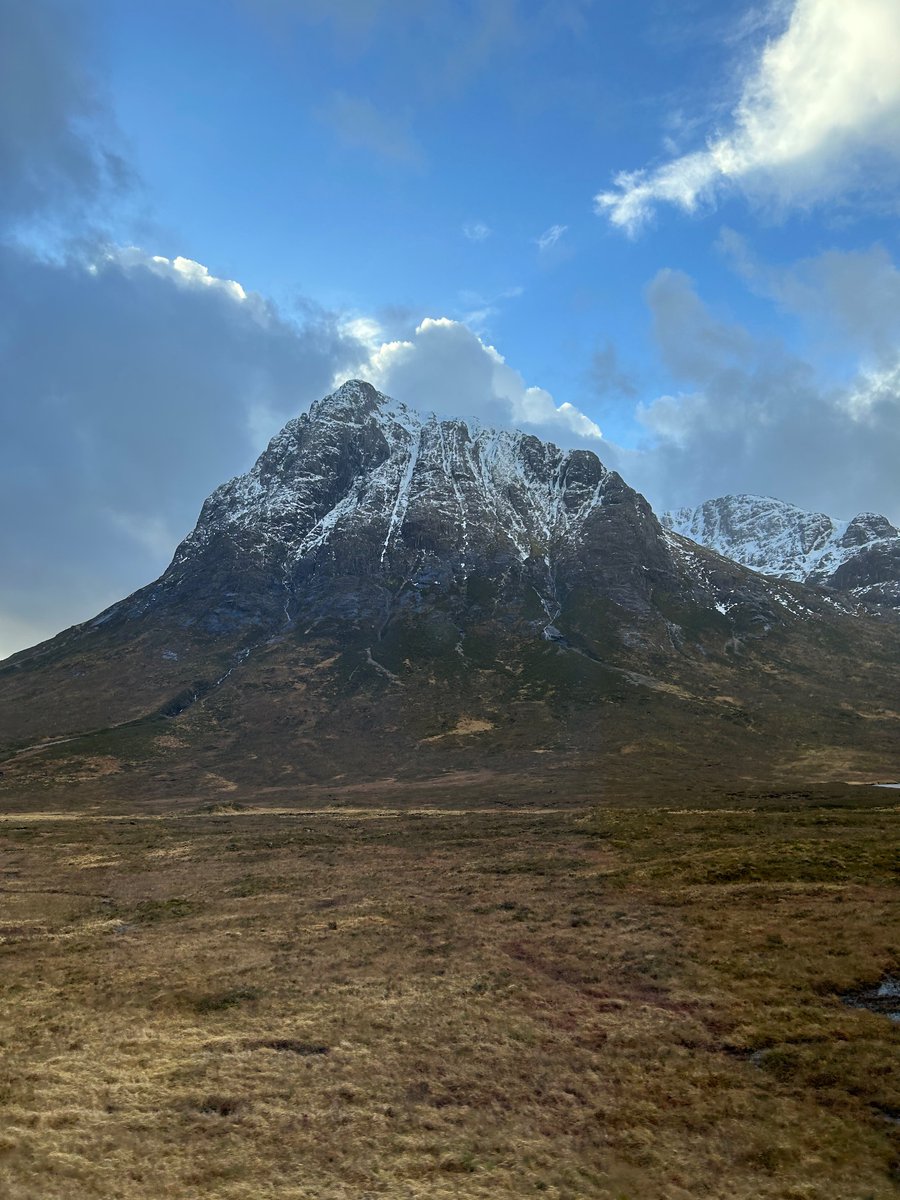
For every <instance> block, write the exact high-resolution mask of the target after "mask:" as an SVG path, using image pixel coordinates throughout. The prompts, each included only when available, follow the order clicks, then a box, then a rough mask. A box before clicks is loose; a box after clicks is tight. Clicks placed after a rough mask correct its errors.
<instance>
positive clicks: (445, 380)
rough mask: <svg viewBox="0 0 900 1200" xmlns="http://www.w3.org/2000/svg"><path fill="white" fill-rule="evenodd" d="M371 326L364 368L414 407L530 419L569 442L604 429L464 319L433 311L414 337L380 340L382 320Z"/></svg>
mask: <svg viewBox="0 0 900 1200" xmlns="http://www.w3.org/2000/svg"><path fill="white" fill-rule="evenodd" d="M357 332H359V326H357ZM369 333H370V338H371V340H370V343H369V345H370V351H369V356H368V359H367V360H366V361H365V362H363V363H361V364H360V365H359V367H358V369H357V371H356V373H357V374H359V375H361V376H362V377H363V378H365V379H368V380H369V381H370V382H371V383H373V384H374V385H375V386H376V387H377V388H379V389H380V390H381V391H383V392H386V393H387V394H388V395H390V396H393V397H395V398H396V399H397V400H402V401H404V402H405V403H406V404H409V405H410V406H411V407H412V408H417V409H419V410H427V411H434V412H436V413H437V414H438V415H439V416H453V417H459V416H462V417H476V418H478V419H479V420H481V421H484V422H485V423H486V424H489V425H501V426H504V425H505V426H510V425H512V426H516V427H525V428H529V429H531V430H533V431H534V432H536V433H538V434H539V435H540V436H541V437H545V438H551V439H554V440H557V441H561V442H563V443H564V444H566V445H572V444H573V443H578V444H581V445H591V444H594V445H595V446H596V445H597V444H598V443H599V441H600V439H601V437H602V434H601V433H600V430H599V428H598V427H597V425H596V424H595V423H594V422H593V421H592V420H591V419H590V417H588V416H586V415H585V414H584V413H583V412H581V411H580V410H579V409H577V408H575V406H574V405H572V404H569V403H563V404H559V405H557V403H556V401H555V400H554V399H553V397H552V396H551V394H550V393H549V392H548V391H545V389H544V388H540V387H529V386H528V385H527V384H526V383H525V380H524V379H523V378H522V376H521V375H520V374H519V372H518V371H516V370H515V369H514V368H513V367H511V366H509V364H508V363H507V362H506V360H505V359H504V357H503V355H502V354H500V353H499V351H497V350H496V349H495V348H494V347H493V346H492V345H490V344H489V343H487V342H485V341H483V340H482V339H481V338H480V337H479V336H478V334H477V333H476V332H475V331H474V330H472V329H470V328H469V327H468V326H467V325H464V324H462V322H460V321H453V320H451V319H450V318H449V317H426V318H425V319H424V320H423V321H421V322H420V323H419V324H418V325H417V326H416V328H415V330H414V331H413V332H412V334H411V335H410V336H409V337H408V338H403V339H398V340H394V341H383V340H380V338H379V336H378V333H377V327H376V329H370V331H369Z"/></svg>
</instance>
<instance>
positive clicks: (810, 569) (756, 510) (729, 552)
mask: <svg viewBox="0 0 900 1200" xmlns="http://www.w3.org/2000/svg"><path fill="white" fill-rule="evenodd" d="M660 519H661V521H662V523H663V525H665V526H666V527H667V528H668V529H671V530H672V531H673V532H675V533H679V534H681V535H682V536H683V537H688V538H690V539H691V540H692V541H695V542H699V543H700V545H703V546H707V547H708V548H709V549H710V550H715V551H716V552H717V553H718V554H722V555H724V556H725V557H726V558H731V559H733V560H734V561H735V562H739V563H741V564H742V565H743V566H746V567H750V568H751V569H752V570H754V571H759V572H760V573H761V574H764V575H776V576H778V577H780V578H782V579H793V580H796V581H797V582H799V583H808V584H816V585H819V586H823V587H827V588H831V589H833V590H835V591H841V592H846V593H848V594H849V595H850V596H851V597H852V598H855V599H857V600H860V601H863V602H865V603H867V604H869V605H873V606H879V605H888V606H897V605H900V532H898V530H897V529H895V527H894V526H893V525H892V524H891V523H890V521H888V519H887V518H886V517H883V516H881V515H879V514H878V513H859V514H858V515H857V516H855V517H854V518H853V520H851V521H835V520H833V519H832V518H831V517H829V516H826V515H825V513H810V512H805V511H804V510H803V509H800V508H797V507H795V506H794V505H793V504H786V503H785V502H784V501H782V500H775V499H772V498H771V497H768V496H747V495H737V496H720V497H718V498H717V499H715V500H707V501H706V503H705V504H701V505H700V506H699V507H698V508H680V509H678V510H676V511H674V512H667V513H663V515H662V517H661V518H660Z"/></svg>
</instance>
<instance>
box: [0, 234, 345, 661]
mask: <svg viewBox="0 0 900 1200" xmlns="http://www.w3.org/2000/svg"><path fill="white" fill-rule="evenodd" d="M165 261H166V260H157V261H156V262H155V263H154V261H153V260H147V259H142V258H141V256H139V255H136V254H132V256H131V257H130V258H128V257H127V256H122V255H114V256H112V257H104V256H98V257H97V259H95V261H94V262H90V263H88V262H85V261H79V260H73V259H70V260H68V261H65V262H62V263H56V264H51V263H48V262H44V261H41V260H38V259H36V258H35V257H33V256H32V255H30V254H28V253H27V252H25V251H22V250H18V249H13V248H10V247H0V279H2V280H3V285H2V289H0V327H2V328H3V331H4V335H3V340H2V344H0V391H2V394H3V396H4V398H5V399H4V405H3V408H2V410H0V465H2V471H0V512H3V514H4V520H3V522H2V524H0V561H2V562H3V563H5V564H6V569H5V570H4V572H3V574H2V577H0V618H5V620H6V622H7V639H8V640H7V644H6V645H5V646H4V645H3V644H2V628H0V654H2V653H4V652H7V653H8V652H9V651H10V650H11V649H13V648H14V646H15V645H18V644H21V641H20V640H19V639H20V637H21V635H20V634H17V633H16V630H17V629H20V628H22V627H24V626H26V625H27V626H28V628H30V629H35V628H37V629H39V630H40V632H41V633H43V634H45V635H46V634H50V633H52V632H54V631H55V630H56V629H57V628H58V627H60V626H61V625H67V624H70V623H71V622H72V621H74V620H81V619H84V618H86V617H88V616H90V615H91V614H92V613H93V612H96V611H98V610H99V609H101V608H102V607H104V606H105V605H106V604H108V603H110V602H111V601H112V600H114V599H116V598H118V597H119V596H121V595H123V594H125V593H127V592H128V591H130V590H132V589H134V588H136V587H138V586H140V585H142V584H143V583H145V582H147V581H148V580H149V579H151V578H153V577H154V576H155V575H156V574H157V573H158V572H159V571H160V570H161V569H162V568H163V567H164V566H165V564H166V561H167V559H168V557H169V555H170V554H171V550H172V549H173V548H174V544H175V541H176V540H177V539H178V538H179V537H180V536H183V534H184V533H185V532H187V530H188V529H189V528H190V527H191V525H192V524H193V521H194V519H195V518H196V514H197V512H198V510H199V507H200V504H201V503H202V501H203V499H204V497H205V496H206V495H207V494H208V493H209V492H210V491H211V490H212V489H213V488H214V487H215V486H217V485H218V484H219V483H221V482H222V481H223V480H224V479H226V478H228V477H230V476H231V475H233V474H235V473H237V472H238V471H242V470H245V469H246V468H247V466H248V465H249V463H250V461H251V460H252V458H253V456H254V453H255V451H256V450H258V449H259V448H260V440H261V439H263V438H264V437H265V436H268V435H270V434H272V433H274V432H275V430H276V429H277V428H278V427H279V426H280V425H281V424H282V423H283V422H284V421H285V420H286V419H287V418H289V417H290V416H293V415H295V414H296V413H297V412H298V411H300V410H302V409H303V408H305V407H306V405H307V404H308V403H309V402H310V401H311V400H312V399H314V398H315V397H316V396H319V395H324V394H325V393H327V392H328V391H329V390H330V389H331V385H332V382H333V377H334V375H335V373H336V372H337V371H340V370H341V369H342V368H343V367H344V366H345V365H346V364H348V363H352V362H354V361H356V360H357V359H358V358H359V356H360V353H361V347H360V344H359V342H358V341H356V340H355V339H354V338H353V337H352V336H350V335H349V334H348V333H346V332H342V331H341V329H340V328H339V325H338V322H337V320H336V318H335V317H334V316H333V315H331V314H328V313H326V312H323V311H321V310H317V309H315V308H314V306H312V305H307V309H306V312H305V314H304V316H303V319H302V322H301V323H295V322H294V321H291V320H289V319H287V318H286V317H284V316H283V315H282V314H280V313H279V312H278V311H277V310H276V309H275V308H274V307H273V306H271V305H270V304H268V303H266V302H265V301H263V300H262V299H261V298H260V297H256V296H252V295H251V296H247V297H245V298H244V299H243V300H242V299H240V298H239V295H238V293H237V292H235V291H234V290H232V287H233V286H234V287H236V285H221V286H219V285H217V284H216V282H215V281H213V283H212V284H210V283H209V282H205V281H204V280H203V278H202V276H197V275H195V276H194V277H192V276H191V275H190V273H189V271H187V270H185V271H180V272H179V271H176V270H174V269H173V268H171V267H169V268H166V267H165V266H164V264H165ZM191 266H193V267H196V266H197V264H187V267H188V268H189V267H191ZM9 639H11V640H12V644H10V641H9Z"/></svg>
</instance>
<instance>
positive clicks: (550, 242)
mask: <svg viewBox="0 0 900 1200" xmlns="http://www.w3.org/2000/svg"><path fill="white" fill-rule="evenodd" d="M568 228H569V227H568V225H551V226H550V228H549V229H545V230H544V232H543V233H541V234H539V235H538V236H537V237H536V238H535V239H534V244H535V245H536V246H537V248H538V250H540V251H544V250H550V249H552V248H553V247H554V246H555V245H556V244H557V242H559V240H560V238H561V237H562V236H563V234H565V232H566V230H567V229H568Z"/></svg>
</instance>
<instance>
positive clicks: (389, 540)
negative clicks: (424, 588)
mask: <svg viewBox="0 0 900 1200" xmlns="http://www.w3.org/2000/svg"><path fill="white" fill-rule="evenodd" d="M348 449H349V450H350V453H348ZM616 484H618V485H619V486H621V481H620V480H619V479H618V476H615V475H614V474H612V473H611V472H609V471H607V470H606V468H605V467H604V466H602V464H601V463H600V462H599V461H598V460H597V459H596V458H595V456H594V455H592V454H589V453H588V452H586V451H580V450H575V451H570V452H568V453H564V452H562V451H560V450H558V449H557V448H556V447H555V446H552V445H549V444H546V443H543V442H541V441H539V440H538V439H537V438H535V437H532V436H529V435H527V434H523V433H512V432H508V431H505V430H495V429H488V428H485V427H483V426H481V425H480V424H478V423H477V422H473V421H468V422H466V421H463V420H444V421H441V420H438V418H437V417H435V416H434V415H430V416H426V417H421V416H419V414H417V413H416V412H414V411H413V410H412V409H410V408H408V407H407V406H406V405H404V404H401V403H399V402H398V401H394V400H391V399H389V398H388V397H386V396H383V395H382V394H381V393H379V392H377V391H376V390H375V389H374V388H372V387H371V386H370V385H369V384H366V383H362V382H360V381H358V380H351V381H350V382H348V383H345V384H344V385H343V386H342V387H341V388H339V389H338V390H337V391H336V392H335V393H334V394H333V395H331V396H328V397H326V398H325V399H324V400H320V401H318V402H317V403H316V404H314V405H313V406H312V408H311V409H310V412H309V414H308V415H304V416H301V417H298V418H297V419H296V420H293V421H291V422H289V423H288V425H286V426H285V428H284V429H283V430H282V431H281V433H280V434H278V436H277V437H275V438H274V439H273V440H272V442H271V443H270V444H269V446H268V448H267V450H266V451H265V452H264V453H263V454H262V455H261V457H260V458H259V460H258V461H257V463H256V465H255V466H254V467H253V468H252V470H251V471H250V472H249V473H248V474H247V475H243V476H240V477H239V478H237V479H233V480H231V481H230V482H229V483H226V484H223V485H222V487H220V488H218V489H217V490H216V491H215V492H214V493H213V494H212V496H210V498H209V500H207V502H206V504H205V505H204V507H203V511H202V513H201V516H200V520H199V521H198V523H197V527H196V529H195V530H194V532H193V533H192V534H191V535H190V536H189V537H188V538H187V539H186V540H185V541H184V542H183V543H182V545H181V546H180V547H179V550H178V552H177V554H176V557H175V563H174V564H173V565H175V566H177V565H179V564H181V563H187V562H189V561H190V560H191V559H192V558H193V557H195V555H196V554H197V553H198V552H199V551H200V550H202V549H203V548H204V547H205V546H206V545H208V544H209V542H210V541H211V540H212V539H213V538H214V537H215V536H217V535H220V534H222V533H225V534H228V535H229V536H232V537H246V536H247V535H251V536H252V540H253V543H254V545H255V546H256V548H257V549H258V550H271V551H277V553H278V555H279V557H280V558H281V559H282V560H283V561H285V563H286V564H288V565H292V564H293V563H296V562H299V561H300V560H301V559H303V558H305V557H306V556H307V555H309V554H311V553H312V552H314V551H318V550H320V549H321V548H323V547H326V546H328V545H329V544H330V543H337V542H340V541H341V540H342V539H346V537H347V536H348V535H349V534H351V532H353V533H355V534H359V533H360V532H361V531H363V530H365V532H366V535H367V539H368V540H377V541H378V543H379V554H378V561H379V563H380V564H382V565H383V564H384V563H385V559H387V558H389V556H390V555H391V552H392V548H393V547H394V546H395V544H396V542H397V539H398V537H399V535H400V534H401V532H403V534H404V538H405V540H406V541H407V542H409V541H412V542H415V540H416V533H417V530H418V529H419V526H420V525H421V524H422V522H428V523H429V524H431V525H434V524H439V525H441V526H443V527H444V530H445V532H446V533H448V534H449V537H448V541H449V542H450V544H453V545H455V549H456V551H457V552H458V555H459V561H458V565H459V567H460V569H461V570H463V571H465V567H466V555H467V551H468V550H469V548H470V544H471V543H473V542H478V543H482V544H483V543H484V541H485V539H486V538H487V537H490V538H492V539H494V540H497V541H499V542H502V543H504V549H509V548H514V549H515V552H516V554H517V555H518V557H519V558H520V559H521V560H523V561H524V560H525V559H527V558H529V557H530V556H531V555H533V554H534V553H535V552H536V550H537V549H538V548H540V549H541V552H542V553H543V552H546V550H547V548H548V547H549V544H550V543H551V542H552V540H553V539H554V538H556V537H559V536H561V535H562V534H564V533H566V532H569V531H570V530H574V528H575V527H576V526H578V525H579V524H581V523H583V521H584V520H585V518H586V517H587V516H588V515H589V513H590V512H591V511H592V510H593V509H594V508H596V507H598V506H599V505H602V504H603V501H604V494H605V492H606V489H607V486H608V485H612V486H613V487H614V488H615V486H616ZM488 527H489V528H488Z"/></svg>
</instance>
